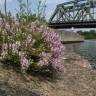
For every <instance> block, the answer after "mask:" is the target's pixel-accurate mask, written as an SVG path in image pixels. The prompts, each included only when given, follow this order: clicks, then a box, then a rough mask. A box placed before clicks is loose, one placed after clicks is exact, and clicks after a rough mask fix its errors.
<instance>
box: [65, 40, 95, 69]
mask: <svg viewBox="0 0 96 96" xmlns="http://www.w3.org/2000/svg"><path fill="white" fill-rule="evenodd" d="M65 46H66V48H67V49H68V50H70V51H72V52H76V53H78V54H80V55H81V56H83V57H84V58H85V59H88V60H89V62H90V63H91V65H92V67H93V68H95V69H96V40H85V41H84V42H82V43H72V44H66V45H65Z"/></svg>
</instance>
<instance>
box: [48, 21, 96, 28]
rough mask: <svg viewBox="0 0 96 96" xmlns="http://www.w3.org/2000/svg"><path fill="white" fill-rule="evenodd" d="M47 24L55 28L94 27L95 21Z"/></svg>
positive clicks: (95, 26)
mask: <svg viewBox="0 0 96 96" xmlns="http://www.w3.org/2000/svg"><path fill="white" fill-rule="evenodd" d="M48 26H49V27H51V28H55V29H62V28H72V27H74V28H96V21H79V22H77V21H74V22H73V21H72V22H56V23H55V22H53V23H52V22H51V23H48Z"/></svg>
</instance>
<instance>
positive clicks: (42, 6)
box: [35, 0, 46, 21]
mask: <svg viewBox="0 0 96 96" xmlns="http://www.w3.org/2000/svg"><path fill="white" fill-rule="evenodd" d="M45 11H46V0H43V1H42V0H37V9H36V10H35V12H36V16H37V18H38V19H39V20H40V21H43V20H44V21H45V16H46V13H45Z"/></svg>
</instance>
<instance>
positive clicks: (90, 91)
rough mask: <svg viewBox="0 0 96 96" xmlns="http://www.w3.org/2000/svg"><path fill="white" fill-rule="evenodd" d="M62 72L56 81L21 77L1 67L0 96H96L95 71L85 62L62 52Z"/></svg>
mask: <svg viewBox="0 0 96 96" xmlns="http://www.w3.org/2000/svg"><path fill="white" fill-rule="evenodd" d="M64 58H65V64H64V66H65V69H64V70H65V71H64V73H62V75H61V76H59V77H58V78H56V79H46V78H45V79H44V78H41V79H40V78H37V77H35V76H28V78H29V80H28V81H26V80H25V79H24V78H23V76H22V75H21V74H19V73H16V72H15V71H13V70H12V69H11V70H9V69H6V68H4V67H2V65H0V96H96V70H93V69H92V68H91V66H90V64H89V62H88V61H87V60H84V59H83V58H82V57H80V56H79V55H77V54H75V53H72V52H70V53H69V52H68V51H66V52H65V57H64Z"/></svg>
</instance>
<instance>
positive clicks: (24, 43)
mask: <svg viewBox="0 0 96 96" xmlns="http://www.w3.org/2000/svg"><path fill="white" fill-rule="evenodd" d="M10 20H11V21H10V22H9V19H6V18H0V34H1V35H0V39H2V40H1V41H2V42H0V45H1V52H0V60H1V61H2V62H3V63H4V64H7V65H14V66H15V67H16V66H17V67H19V68H20V70H21V71H24V72H26V71H28V70H31V71H35V72H37V71H39V70H43V69H44V68H45V69H47V70H48V69H49V71H50V67H51V68H52V69H53V70H56V71H57V72H62V71H64V60H63V56H64V46H63V44H62V43H61V38H60V36H59V34H58V33H56V32H55V30H53V29H50V28H48V27H47V25H46V24H41V23H40V22H39V21H38V20H36V21H34V22H32V23H29V24H28V23H25V24H24V23H23V24H21V23H19V22H18V21H15V20H12V19H10ZM24 22H25V21H24ZM49 66H50V67H49Z"/></svg>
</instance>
